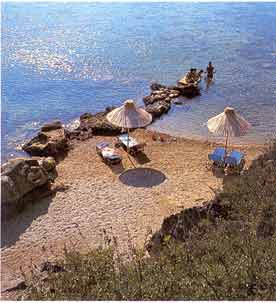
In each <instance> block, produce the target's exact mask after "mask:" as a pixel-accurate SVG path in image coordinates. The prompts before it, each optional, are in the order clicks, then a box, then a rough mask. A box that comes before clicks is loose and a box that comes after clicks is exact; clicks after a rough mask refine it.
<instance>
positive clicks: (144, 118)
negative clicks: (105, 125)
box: [106, 100, 152, 149]
mask: <svg viewBox="0 0 276 303" xmlns="http://www.w3.org/2000/svg"><path fill="white" fill-rule="evenodd" d="M106 118H107V120H108V121H109V122H110V123H112V124H114V125H116V126H119V127H122V128H126V129H127V133H128V137H129V130H130V129H133V128H140V127H145V126H147V125H149V124H150V123H151V121H152V116H151V114H149V113H148V112H146V111H145V110H144V109H142V108H139V107H137V106H136V104H135V102H134V101H133V100H126V101H125V102H124V104H123V105H122V106H120V107H118V108H115V109H114V110H112V111H111V112H110V113H108V114H107V116H106ZM127 142H129V140H127ZM127 149H128V146H127Z"/></svg>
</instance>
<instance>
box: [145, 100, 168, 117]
mask: <svg viewBox="0 0 276 303" xmlns="http://www.w3.org/2000/svg"><path fill="white" fill-rule="evenodd" d="M170 108H171V105H170V103H167V102H165V101H158V102H155V103H153V104H149V105H147V106H146V108H145V109H146V111H147V112H148V113H150V114H151V115H152V117H153V118H158V117H160V116H162V115H163V114H165V113H167V112H168V111H169V110H170Z"/></svg>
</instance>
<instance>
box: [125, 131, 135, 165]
mask: <svg viewBox="0 0 276 303" xmlns="http://www.w3.org/2000/svg"><path fill="white" fill-rule="evenodd" d="M127 156H128V159H129V161H130V162H131V163H132V165H133V166H134V168H136V166H135V164H134V163H133V161H132V160H131V158H130V156H129V128H128V129H127Z"/></svg>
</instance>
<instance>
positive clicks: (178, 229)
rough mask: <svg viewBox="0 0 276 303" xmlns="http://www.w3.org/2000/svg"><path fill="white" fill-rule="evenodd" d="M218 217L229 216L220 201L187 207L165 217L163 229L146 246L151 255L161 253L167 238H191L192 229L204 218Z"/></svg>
mask: <svg viewBox="0 0 276 303" xmlns="http://www.w3.org/2000/svg"><path fill="white" fill-rule="evenodd" d="M217 217H224V218H226V217H227V208H226V207H225V206H222V205H221V204H220V203H219V201H213V202H211V203H210V204H207V205H205V206H200V207H193V208H187V209H184V210H183V211H181V212H180V213H178V214H173V215H171V216H169V217H167V218H165V219H164V221H163V223H162V226H161V229H160V230H159V231H157V232H156V233H155V234H154V235H153V236H152V238H151V239H150V241H149V243H148V244H147V246H146V248H147V250H148V252H149V254H150V255H156V254H159V253H160V251H161V250H162V247H163V245H164V243H165V241H166V239H168V238H170V239H174V240H176V241H181V242H183V241H185V240H186V239H187V238H189V235H190V232H191V231H192V229H193V228H194V227H195V226H196V225H198V224H199V222H200V221H201V220H203V219H206V218H208V219H209V220H214V219H215V218H217Z"/></svg>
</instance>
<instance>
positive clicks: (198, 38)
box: [1, 2, 276, 161]
mask: <svg viewBox="0 0 276 303" xmlns="http://www.w3.org/2000/svg"><path fill="white" fill-rule="evenodd" d="M209 61H212V62H213V64H214V66H215V69H216V74H215V78H214V82H213V83H212V85H210V86H209V87H207V86H206V84H205V83H204V81H202V83H201V86H202V89H201V96H199V97H196V98H194V99H192V100H187V99H183V101H184V103H183V105H173V106H172V109H171V111H170V112H169V114H168V115H164V116H163V117H162V118H161V119H160V120H158V121H156V122H155V123H154V124H153V125H152V126H151V128H153V129H155V130H159V131H162V132H167V133H170V134H173V135H178V136H185V137H187V136H188V137H193V138H207V137H208V132H207V129H206V121H207V120H208V119H209V118H210V117H212V116H214V115H216V114H219V113H220V112H222V111H223V109H224V107H225V106H233V107H235V109H237V111H238V112H239V113H241V114H242V115H243V116H244V117H245V118H246V119H247V120H248V121H249V122H250V123H251V125H252V128H251V130H250V132H248V134H247V135H246V136H245V137H243V138H242V139H241V141H242V142H245V143H246V142H252V143H263V142H264V140H265V139H266V138H270V137H271V136H275V133H276V4H275V3H212V4H210V3H45V2H44V3H4V4H2V56H1V68H2V74H1V80H2V81H1V82H2V95H1V97H2V98H1V100H2V119H1V128H2V141H1V142H2V144H1V150H2V161H3V160H6V159H7V158H9V157H13V156H16V155H18V151H16V146H17V145H20V144H22V143H23V142H24V141H26V140H27V139H29V138H31V137H32V136H33V135H34V134H35V133H36V132H37V130H38V129H39V127H40V126H41V125H42V124H43V123H45V122H48V121H51V120H53V119H60V120H62V121H63V122H64V123H68V122H70V121H72V120H73V119H75V118H77V117H78V116H79V115H80V114H82V113H84V112H92V113H96V112H97V111H100V110H103V109H104V108H105V107H106V106H110V105H114V106H119V105H121V104H122V102H123V101H124V100H126V99H129V98H132V99H135V100H136V101H137V102H138V103H139V104H140V105H142V104H143V102H142V98H143V96H145V95H147V94H149V92H150V90H149V85H150V83H151V82H154V81H157V82H160V83H163V84H167V85H170V84H175V83H176V82H177V80H178V79H180V78H181V77H182V76H183V75H184V74H185V72H186V71H187V70H189V69H190V68H191V67H195V68H199V69H201V68H202V69H205V68H206V66H207V64H208V62H209Z"/></svg>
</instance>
